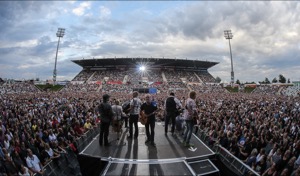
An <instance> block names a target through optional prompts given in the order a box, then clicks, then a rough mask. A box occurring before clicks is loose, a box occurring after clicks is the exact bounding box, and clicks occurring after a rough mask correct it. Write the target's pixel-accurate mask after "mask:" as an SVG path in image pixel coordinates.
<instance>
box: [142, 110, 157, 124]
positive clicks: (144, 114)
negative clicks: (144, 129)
mask: <svg viewBox="0 0 300 176" xmlns="http://www.w3.org/2000/svg"><path fill="white" fill-rule="evenodd" d="M159 110H160V108H158V109H157V110H155V111H154V112H152V113H150V114H146V113H145V112H144V111H141V112H140V122H141V124H142V125H145V124H146V123H147V122H148V117H149V116H152V115H154V114H155V113H156V112H158V111H159Z"/></svg>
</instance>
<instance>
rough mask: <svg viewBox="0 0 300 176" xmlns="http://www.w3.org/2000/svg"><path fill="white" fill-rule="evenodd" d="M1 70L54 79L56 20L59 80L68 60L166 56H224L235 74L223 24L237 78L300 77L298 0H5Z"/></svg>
mask: <svg viewBox="0 0 300 176" xmlns="http://www.w3.org/2000/svg"><path fill="white" fill-rule="evenodd" d="M0 25H1V28H0V77H1V78H15V79H30V78H40V79H42V80H46V79H52V73H53V69H54V60H55V53H56V46H57V40H58V38H57V37H56V32H57V29H58V28H59V27H62V28H65V29H66V34H65V36H64V37H63V38H62V40H61V45H60V48H59V54H58V65H57V73H58V77H57V79H58V80H66V79H67V80H71V79H72V78H73V77H74V76H75V75H76V74H77V73H78V72H79V71H80V70H81V67H79V66H78V65H76V64H74V63H73V62H71V60H75V59H82V58H93V57H95V58H103V57H126V56H128V57H165V58H175V57H176V58H188V59H199V60H209V61H215V62H220V63H219V64H218V65H217V66H215V67H213V68H211V69H209V72H210V73H211V74H212V75H213V76H214V77H216V76H219V77H220V78H221V79H222V80H223V81H225V82H229V81H230V69H231V68H230V54H229V46H228V40H226V39H225V38H224V33H223V32H224V30H227V29H231V30H232V33H233V35H234V36H233V39H232V40H231V44H232V53H233V65H234V72H235V78H236V79H239V80H240V81H242V82H246V81H262V80H264V79H265V78H266V77H267V78H269V80H272V79H273V78H275V77H277V78H278V75H279V74H283V76H285V77H286V78H289V79H290V80H291V81H296V80H300V61H299V53H300V34H299V32H300V4H299V2H297V1H296V2H293V1H290V2H278V1H217V2H216V1H153V2H150V1H53V2H52V1H11V2H10V1H0Z"/></svg>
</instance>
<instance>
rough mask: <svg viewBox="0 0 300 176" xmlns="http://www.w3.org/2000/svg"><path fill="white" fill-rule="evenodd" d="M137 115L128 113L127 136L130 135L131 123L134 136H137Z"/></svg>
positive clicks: (131, 132) (131, 131)
mask: <svg viewBox="0 0 300 176" xmlns="http://www.w3.org/2000/svg"><path fill="white" fill-rule="evenodd" d="M138 121H139V115H133V114H130V116H129V136H130V137H132V134H133V125H134V137H135V138H137V137H138V135H139V128H138Z"/></svg>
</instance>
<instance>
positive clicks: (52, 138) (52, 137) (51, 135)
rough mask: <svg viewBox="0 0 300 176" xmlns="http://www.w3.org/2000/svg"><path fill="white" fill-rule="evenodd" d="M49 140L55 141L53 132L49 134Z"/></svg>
mask: <svg viewBox="0 0 300 176" xmlns="http://www.w3.org/2000/svg"><path fill="white" fill-rule="evenodd" d="M49 141H51V142H53V141H56V136H55V134H54V133H52V134H49Z"/></svg>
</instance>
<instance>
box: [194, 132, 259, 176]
mask: <svg viewBox="0 0 300 176" xmlns="http://www.w3.org/2000/svg"><path fill="white" fill-rule="evenodd" d="M196 135H197V136H198V137H199V138H200V139H201V140H202V141H203V142H204V143H205V144H206V145H207V146H209V147H210V148H211V149H212V150H213V151H214V152H215V153H216V155H217V156H219V158H220V160H221V162H222V163H223V164H225V165H226V166H227V167H228V168H234V170H235V171H237V172H238V174H239V175H256V176H259V174H258V173H257V172H255V171H254V170H253V169H252V168H251V167H249V166H248V165H246V164H245V163H243V162H242V161H241V160H240V159H238V158H237V157H235V156H234V155H233V154H231V153H230V152H229V151H228V150H227V149H226V148H224V147H222V146H221V145H219V144H215V143H214V142H215V141H216V139H213V138H210V136H208V135H207V134H206V133H205V132H204V131H201V130H199V131H198V133H197V134H196Z"/></svg>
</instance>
